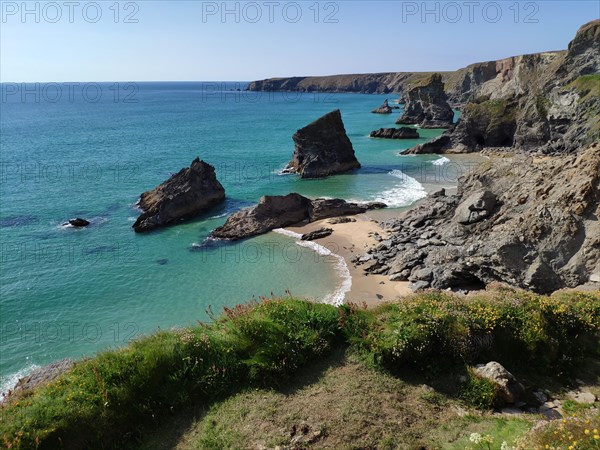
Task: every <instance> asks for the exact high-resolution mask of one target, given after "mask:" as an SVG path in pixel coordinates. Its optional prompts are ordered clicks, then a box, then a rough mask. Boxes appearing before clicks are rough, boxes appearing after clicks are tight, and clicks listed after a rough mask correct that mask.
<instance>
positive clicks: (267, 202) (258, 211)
mask: <svg viewBox="0 0 600 450" xmlns="http://www.w3.org/2000/svg"><path fill="white" fill-rule="evenodd" d="M384 207H386V205H385V203H379V202H373V203H367V204H357V203H350V202H346V201H345V200H341V199H323V198H318V199H316V200H312V201H311V200H310V199H308V198H306V197H303V196H302V195H300V194H296V193H292V194H288V195H284V196H264V197H262V198H261V199H260V201H259V203H258V205H256V206H253V207H250V208H246V209H243V210H241V211H238V212H236V213H234V214H232V215H231V216H229V218H228V219H227V221H226V222H225V224H223V225H222V226H220V227H219V228H217V229H215V230H214V231H213V232H212V233H211V237H212V238H218V239H229V240H236V239H245V238H248V237H251V236H256V235H259V234H263V233H266V232H268V231H271V230H273V229H275V228H281V227H286V226H289V225H294V224H296V223H300V222H303V221H310V222H313V221H315V220H320V219H326V218H328V217H336V216H345V215H349V214H360V213H364V212H366V211H368V210H370V209H376V208H384Z"/></svg>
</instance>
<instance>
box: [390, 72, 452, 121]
mask: <svg viewBox="0 0 600 450" xmlns="http://www.w3.org/2000/svg"><path fill="white" fill-rule="evenodd" d="M405 98H406V103H405V105H404V113H403V114H402V116H400V118H399V119H398V120H397V121H396V123H397V124H401V125H413V124H418V125H419V126H420V127H422V128H448V127H450V126H451V125H452V122H453V120H454V111H452V108H450V105H448V101H447V100H448V97H447V96H446V93H445V92H444V83H443V82H442V76H441V75H440V74H439V73H435V74H433V75H430V76H429V77H427V78H425V79H424V80H422V81H421V82H419V83H416V84H415V85H413V86H412V87H411V88H410V89H409V90H408V91H407V92H406V93H405Z"/></svg>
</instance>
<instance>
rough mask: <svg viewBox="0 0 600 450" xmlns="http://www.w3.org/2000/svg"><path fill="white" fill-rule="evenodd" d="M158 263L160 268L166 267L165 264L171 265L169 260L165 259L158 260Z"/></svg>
mask: <svg viewBox="0 0 600 450" xmlns="http://www.w3.org/2000/svg"><path fill="white" fill-rule="evenodd" d="M156 263H157V264H158V265H159V266H164V265H165V264H168V263H169V260H168V259H167V258H163V259H157V260H156Z"/></svg>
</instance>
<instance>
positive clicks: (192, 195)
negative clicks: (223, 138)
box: [133, 158, 225, 232]
mask: <svg viewBox="0 0 600 450" xmlns="http://www.w3.org/2000/svg"><path fill="white" fill-rule="evenodd" d="M223 200H225V189H223V186H222V185H221V183H219V180H217V176H216V174H215V168H214V167H213V166H211V165H210V164H208V163H206V162H204V161H201V160H200V159H199V158H196V159H194V160H193V161H192V164H191V165H190V167H186V168H183V169H181V170H180V171H179V172H177V173H176V174H175V175H173V176H171V178H169V179H168V180H167V181H165V182H164V183H162V184H160V185H159V186H157V187H156V188H154V189H152V190H150V191H147V192H144V193H143V194H142V195H141V196H140V200H139V202H138V206H139V207H140V209H141V210H142V211H143V213H142V214H141V215H140V216H139V217H138V218H137V220H136V221H135V223H134V224H133V229H134V230H135V231H136V232H144V231H150V230H153V229H155V228H158V227H163V226H165V225H171V224H173V223H176V222H179V221H181V220H185V219H191V218H193V217H196V216H198V215H199V214H202V213H204V212H206V211H208V210H209V209H210V208H212V207H214V206H216V205H218V204H219V203H221V202H222V201H223Z"/></svg>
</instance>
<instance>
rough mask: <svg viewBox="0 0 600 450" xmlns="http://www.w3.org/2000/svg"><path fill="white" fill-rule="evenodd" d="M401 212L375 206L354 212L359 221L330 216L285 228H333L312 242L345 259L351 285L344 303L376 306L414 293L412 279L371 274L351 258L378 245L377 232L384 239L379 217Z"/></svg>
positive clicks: (296, 231) (384, 217)
mask: <svg viewBox="0 0 600 450" xmlns="http://www.w3.org/2000/svg"><path fill="white" fill-rule="evenodd" d="M398 214H399V212H398V210H387V211H386V210H376V211H369V212H366V213H362V214H357V215H355V216H351V217H352V218H354V219H356V222H348V223H336V224H331V223H329V220H330V219H322V220H317V221H315V222H310V223H300V224H296V225H292V226H289V227H285V228H284V230H286V231H288V232H293V233H297V234H300V235H302V234H304V233H309V232H311V231H314V230H318V229H319V228H331V229H333V233H332V234H331V235H330V236H327V237H326V238H322V239H316V240H314V241H309V242H314V243H315V244H318V245H320V246H322V247H325V248H326V249H328V250H329V251H331V252H332V253H333V254H335V255H338V256H340V257H342V258H343V259H344V261H345V263H346V267H347V268H348V272H349V273H350V277H351V280H352V285H351V286H350V289H349V290H348V291H346V292H345V295H344V299H343V301H342V302H341V303H358V304H362V303H366V304H367V306H368V307H373V306H377V305H379V304H381V303H383V302H389V301H393V300H396V299H397V298H401V297H405V296H407V295H410V294H412V293H413V292H412V290H411V289H410V288H409V284H410V282H408V281H390V280H389V279H388V277H387V276H386V275H373V274H369V273H367V272H365V271H364V270H363V269H362V267H360V266H356V265H355V264H354V263H353V262H352V261H351V260H350V259H351V258H352V257H353V256H356V255H362V254H363V253H365V252H366V251H367V249H368V248H370V247H372V246H374V245H377V243H378V241H377V240H376V239H375V238H374V233H378V234H379V235H380V236H381V237H382V238H383V239H385V238H386V236H387V234H388V232H387V231H385V230H383V229H382V228H381V227H380V225H379V223H380V221H382V220H385V219H388V218H392V217H396V216H397V215H398Z"/></svg>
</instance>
